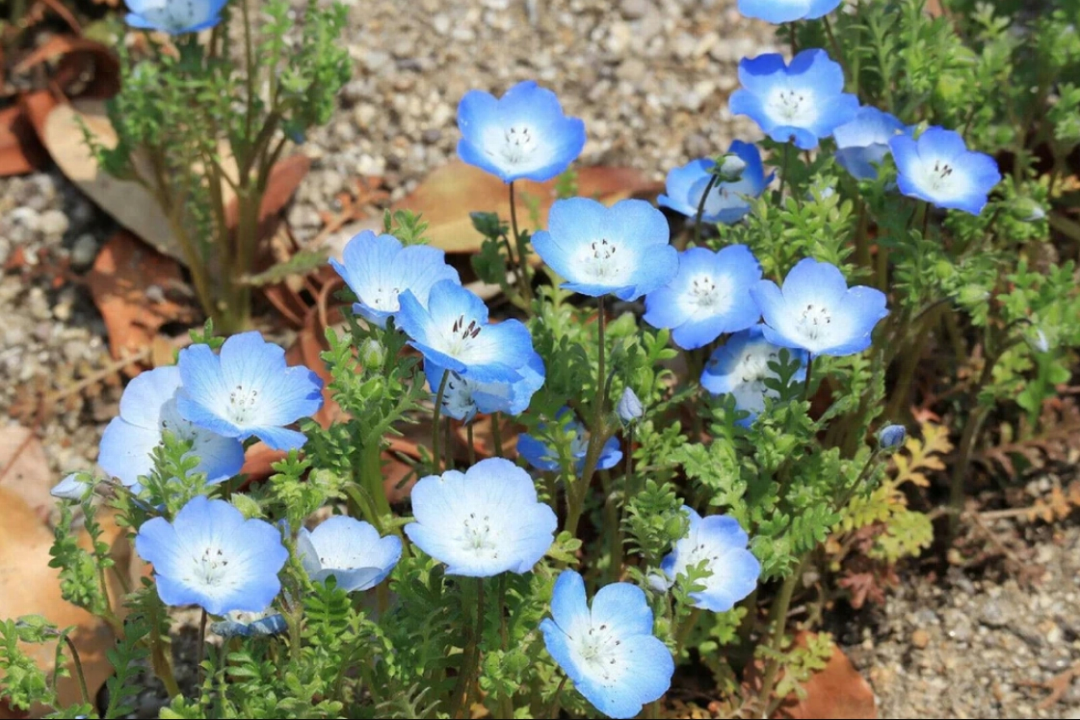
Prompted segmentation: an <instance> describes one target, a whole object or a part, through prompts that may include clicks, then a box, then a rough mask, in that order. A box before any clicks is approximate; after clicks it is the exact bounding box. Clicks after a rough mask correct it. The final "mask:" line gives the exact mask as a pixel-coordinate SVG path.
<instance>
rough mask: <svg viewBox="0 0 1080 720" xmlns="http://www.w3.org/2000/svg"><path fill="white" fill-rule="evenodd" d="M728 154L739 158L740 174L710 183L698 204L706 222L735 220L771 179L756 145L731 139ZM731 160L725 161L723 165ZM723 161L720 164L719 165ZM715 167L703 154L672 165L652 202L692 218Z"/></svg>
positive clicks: (728, 222) (744, 212)
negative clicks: (697, 157) (662, 191)
mask: <svg viewBox="0 0 1080 720" xmlns="http://www.w3.org/2000/svg"><path fill="white" fill-rule="evenodd" d="M728 153H729V154H730V155H729V156H730V157H736V158H738V159H739V161H740V162H741V164H742V165H743V167H742V174H741V175H739V179H738V180H732V181H728V182H723V181H718V182H716V183H714V184H713V187H712V189H711V190H710V191H709V196H708V197H707V198H706V199H705V207H704V208H702V212H701V220H702V222H708V223H725V224H728V225H730V224H731V223H735V222H738V221H739V220H741V219H742V218H743V217H745V215H746V214H747V213H748V212H750V202H751V201H752V200H753V199H754V198H756V197H758V196H759V195H761V193H762V192H764V190H765V188H766V186H768V184H769V183H771V182H772V179H773V174H771V173H770V174H769V176H768V177H765V168H764V166H763V165H762V163H761V152H760V151H759V150H758V148H757V145H753V144H751V143H745V142H743V141H741V140H735V141H734V142H732V143H731V149H730V150H728ZM731 164H734V163H732V162H729V163H728V164H727V165H731ZM727 165H722V166H721V168H722V170H721V172H723V168H724V167H727ZM715 167H716V162H715V161H714V160H711V159H708V158H705V159H701V160H691V161H690V162H689V163H687V164H686V165H683V166H682V167H677V168H672V169H671V171H669V172H668V175H667V182H666V183H665V188H664V189H665V191H666V194H662V195H660V197H659V198H657V200H656V202H657V203H658V204H660V205H663V206H664V207H667V208H671V209H672V210H674V211H675V212H678V213H682V214H683V215H686V216H687V217H689V218H696V217H697V212H698V206H699V205H701V194H702V193H703V192H705V187H706V186H707V185H708V184H709V181H710V180H711V179H712V171H713V169H714V168H715Z"/></svg>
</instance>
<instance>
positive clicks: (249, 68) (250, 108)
mask: <svg viewBox="0 0 1080 720" xmlns="http://www.w3.org/2000/svg"><path fill="white" fill-rule="evenodd" d="M240 12H241V14H242V15H243V20H244V72H245V73H247V78H246V80H247V114H246V115H245V117H244V123H245V126H246V128H247V132H246V133H245V134H244V140H250V139H251V130H252V124H253V123H254V121H255V50H254V47H253V45H252V42H251V13H250V12H249V10H248V0H242V2H241V3H240Z"/></svg>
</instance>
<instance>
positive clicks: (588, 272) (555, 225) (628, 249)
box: [532, 198, 679, 300]
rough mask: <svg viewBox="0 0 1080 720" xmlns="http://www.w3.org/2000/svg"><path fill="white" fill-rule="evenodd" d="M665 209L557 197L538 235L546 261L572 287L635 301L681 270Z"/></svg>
mask: <svg viewBox="0 0 1080 720" xmlns="http://www.w3.org/2000/svg"><path fill="white" fill-rule="evenodd" d="M670 236H671V232H670V230H669V228H668V223H667V220H666V219H665V218H664V214H663V213H662V212H660V211H659V210H657V209H656V208H654V207H653V206H652V205H650V204H649V203H647V202H645V201H644V200H623V201H621V202H617V203H615V204H614V205H612V206H611V207H610V208H609V207H605V206H604V205H603V204H601V203H599V202H597V201H596V200H590V199H588V198H569V199H566V200H557V201H555V203H554V204H553V205H552V206H551V214H550V215H549V216H548V229H547V230H541V231H539V232H537V233H536V234H534V235H533V236H532V243H533V248H534V249H535V250H536V254H537V255H539V256H540V257H541V258H542V259H543V261H544V262H546V263H547V264H548V265H550V266H551V268H552V269H553V270H554V271H555V272H557V273H558V274H559V275H560V276H561V277H563V278H565V279H566V282H564V283H563V285H562V287H564V288H566V289H567V290H572V291H574V292H578V293H581V294H582V295H590V296H592V297H600V296H602V295H608V294H611V295H615V296H616V297H618V298H619V299H620V300H635V299H637V298H639V297H641V296H642V295H645V294H646V293H649V292H652V291H653V290H655V289H656V288H658V287H660V286H662V285H664V284H665V283H667V282H668V281H669V280H671V278H672V277H673V276H674V275H675V272H676V270H677V269H678V262H679V261H678V258H677V254H676V251H675V248H674V247H672V246H671V245H669V244H668V241H669V240H670Z"/></svg>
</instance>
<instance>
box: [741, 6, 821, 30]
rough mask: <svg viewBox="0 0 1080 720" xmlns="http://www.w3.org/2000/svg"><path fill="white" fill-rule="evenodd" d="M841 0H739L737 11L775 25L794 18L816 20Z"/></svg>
mask: <svg viewBox="0 0 1080 720" xmlns="http://www.w3.org/2000/svg"><path fill="white" fill-rule="evenodd" d="M840 2H841V0H739V12H741V13H742V14H743V15H745V16H746V17H751V18H757V19H758V20H764V21H766V22H771V23H773V24H775V25H779V24H781V23H788V22H795V21H796V20H817V19H818V18H820V17H824V16H825V15H828V14H829V13H831V12H832V11H833V10H835V9H836V8H837V6H838V5H840Z"/></svg>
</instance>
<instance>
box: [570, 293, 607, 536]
mask: <svg viewBox="0 0 1080 720" xmlns="http://www.w3.org/2000/svg"><path fill="white" fill-rule="evenodd" d="M598 305H599V313H598V315H597V335H598V338H599V343H600V346H599V349H598V356H597V371H596V404H595V408H594V409H593V422H592V427H591V428H589V430H590V435H589V446H588V448H587V449H586V451H585V467H584V468H582V472H581V477H579V478H578V479H577V483H576V485H577V492H574V487H573V486H570V487H568V488H567V492H566V498H567V503H568V506H569V507H568V508H567V514H566V528H565V529H566V530H567V531H568V532H569V533H570V534H571V535H576V534H577V526H578V521H579V520H580V519H581V514H582V512H584V510H585V508H584V505H585V496H586V493H587V492H588V488H589V484H590V483H591V482H592V476H593V474H594V473H595V472H596V466H597V464H598V463H599V462H600V451H601V450H602V449H603V447H604V443H605V442H606V441H607V432H606V429H605V427H604V403H605V400H606V398H605V397H604V394H605V393H604V390H605V388H606V387H607V382H606V380H607V374H606V372H605V368H604V361H605V357H604V352H605V351H604V343H605V338H604V328H605V326H606V324H607V320H606V318H605V312H604V296H603V295H601V296H600V298H599V300H598ZM571 498H572V501H571Z"/></svg>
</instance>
